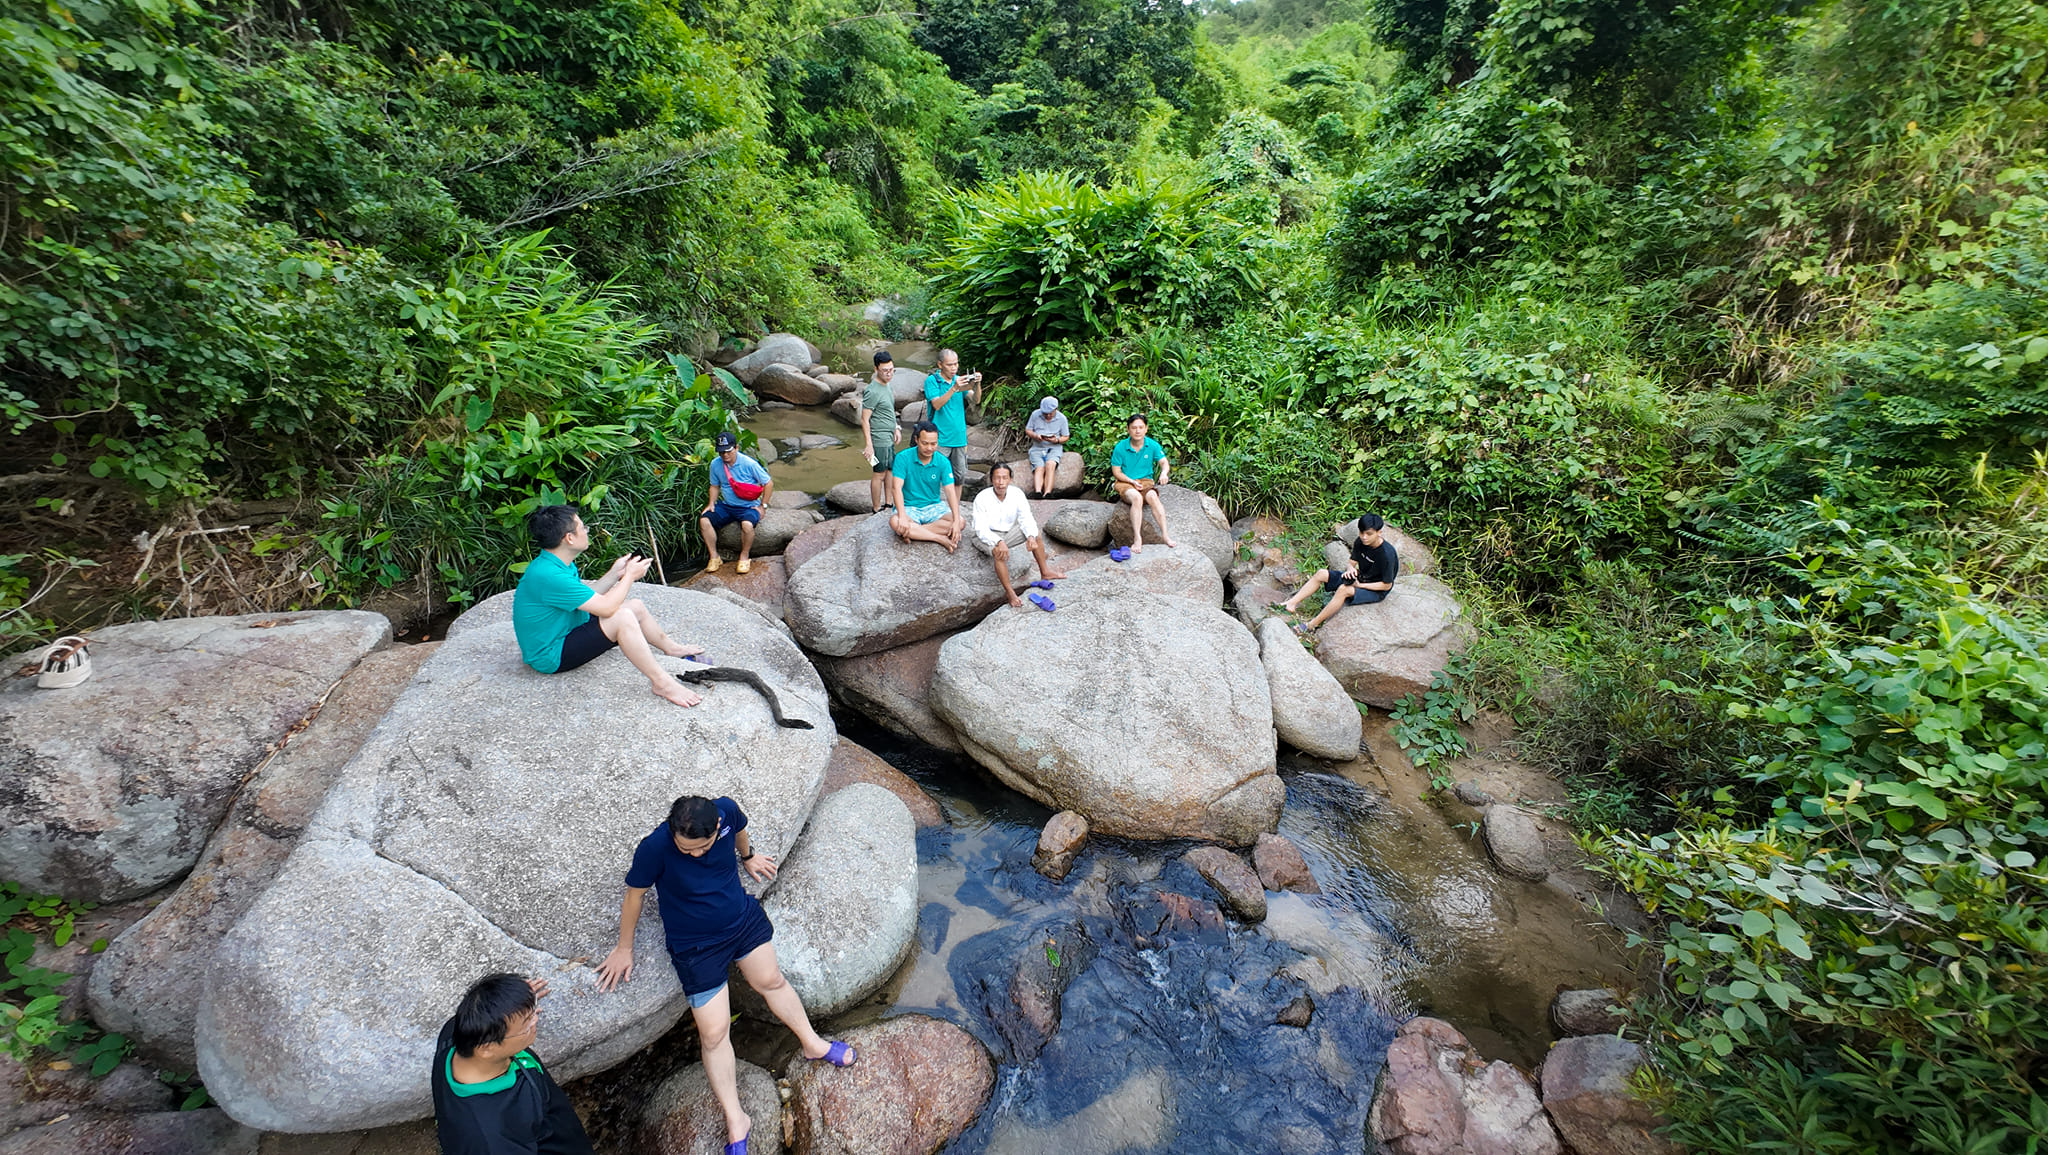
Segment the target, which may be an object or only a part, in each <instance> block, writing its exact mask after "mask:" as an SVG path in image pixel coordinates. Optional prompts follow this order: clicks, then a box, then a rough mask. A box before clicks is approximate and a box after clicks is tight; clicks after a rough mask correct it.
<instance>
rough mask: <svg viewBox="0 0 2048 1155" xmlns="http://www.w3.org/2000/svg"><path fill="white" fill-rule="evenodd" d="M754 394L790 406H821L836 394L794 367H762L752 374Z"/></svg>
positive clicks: (822, 383) (814, 378)
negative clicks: (771, 398)
mask: <svg viewBox="0 0 2048 1155" xmlns="http://www.w3.org/2000/svg"><path fill="white" fill-rule="evenodd" d="M752 385H753V389H754V392H756V393H759V394H761V395H762V396H763V397H773V398H775V399H776V400H778V401H787V402H789V403H790V404H791V405H823V404H825V403H826V402H828V401H830V400H832V398H833V397H834V396H836V394H834V393H833V392H832V388H831V386H829V385H827V384H825V383H824V382H823V381H820V380H818V379H817V378H816V377H813V376H811V375H810V374H808V373H805V372H804V371H803V370H801V369H799V368H797V367H796V366H794V365H783V364H780V363H777V364H772V365H763V366H762V367H761V369H760V371H759V372H757V373H755V374H754V380H753V382H752Z"/></svg>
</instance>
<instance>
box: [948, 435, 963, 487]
mask: <svg viewBox="0 0 2048 1155" xmlns="http://www.w3.org/2000/svg"><path fill="white" fill-rule="evenodd" d="M946 458H947V460H949V461H951V462H952V463H953V484H955V485H957V486H959V487H960V488H962V489H965V488H967V447H966V446H965V445H953V446H949V447H947V449H946Z"/></svg>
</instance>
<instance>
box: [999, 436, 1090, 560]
mask: <svg viewBox="0 0 2048 1155" xmlns="http://www.w3.org/2000/svg"><path fill="white" fill-rule="evenodd" d="M1010 474H1011V476H1013V477H1015V478H1016V479H1017V483H1018V484H1019V485H1022V486H1024V487H1025V492H1027V493H1028V492H1030V491H1031V489H1030V486H1031V458H1030V457H1029V456H1028V455H1027V456H1024V457H1019V458H1017V459H1016V460H1014V461H1012V462H1010ZM1087 488H1088V462H1087V459H1086V458H1083V457H1082V456H1081V455H1080V453H1078V452H1076V451H1075V450H1072V449H1069V450H1067V451H1066V452H1064V453H1062V454H1060V459H1059V461H1058V463H1056V464H1055V465H1054V466H1053V467H1052V492H1051V493H1049V494H1048V495H1047V496H1049V497H1079V496H1081V491H1082V490H1084V489H1087ZM1076 544H1079V543H1076Z"/></svg>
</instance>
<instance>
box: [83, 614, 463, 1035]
mask: <svg viewBox="0 0 2048 1155" xmlns="http://www.w3.org/2000/svg"><path fill="white" fill-rule="evenodd" d="M438 646H439V643H431V644H428V645H423V646H392V647H390V648H388V649H384V650H379V651H377V652H376V653H373V654H370V655H369V656H368V657H365V658H364V659H363V660H362V662H361V663H360V664H358V665H357V666H356V668H355V669H353V670H351V671H349V673H348V675H347V676H346V677H344V678H342V680H341V683H340V684H339V685H337V686H336V687H335V688H334V691H333V692H332V693H331V694H329V695H328V696H327V700H326V702H325V703H323V704H322V705H321V706H320V708H319V712H318V714H317V715H315V717H314V719H313V722H312V724H311V725H310V726H308V727H306V729H305V730H304V731H302V732H300V733H299V734H296V735H294V736H293V737H292V740H291V742H290V743H289V744H288V745H286V746H285V748H284V749H282V750H280V751H278V753H277V755H276V756H275V757H274V758H272V759H271V760H270V761H269V762H268V763H267V764H265V765H264V767H263V769H262V770H261V771H260V772H258V774H257V775H256V777H254V778H252V779H251V780H250V781H249V783H248V784H247V785H245V786H244V787H243V788H242V790H241V793H240V794H239V795H237V797H236V799H235V803H234V806H233V808H232V809H231V810H230V811H229V814H228V820H227V821H226V822H223V823H222V824H221V827H220V829H219V830H217V831H215V832H214V836H213V840H212V841H211V842H210V843H208V844H207V847H206V853H205V854H204V855H203V856H201V858H200V860H199V865H197V866H195V867H194V868H193V869H192V873H191V874H189V875H187V876H186V877H185V881H184V882H182V883H180V884H179V886H178V889H177V891H176V892H175V893H174V894H172V895H171V897H170V898H168V899H166V900H164V901H163V902H161V903H159V904H158V905H157V906H156V907H155V908H154V909H152V910H151V911H150V912H149V914H147V915H145V916H144V917H143V919H142V921H140V922H138V923H136V924H135V925H133V926H131V927H129V928H128V929H127V930H125V931H123V932H121V935H120V937H118V938H116V939H115V940H114V941H113V943H112V945H110V946H108V947H107V949H106V950H105V951H104V952H102V953H101V955H100V957H99V961H98V962H96V963H95V964H94V965H93V968H92V976H91V978H90V980H89V981H88V983H87V986H86V998H87V1000H88V1004H89V1005H90V1006H91V1008H92V1017H93V1021H94V1022H96V1023H98V1024H99V1025H100V1026H101V1027H103V1028H104V1029H106V1030H109V1031H118V1032H120V1033H121V1034H124V1035H126V1036H128V1038H129V1039H130V1040H131V1041H132V1042H133V1043H134V1044H135V1046H136V1049H137V1050H138V1051H139V1052H141V1053H142V1054H143V1055H145V1056H148V1057H151V1058H154V1059H156V1060H157V1061H159V1062H162V1063H165V1064H168V1065H169V1066H171V1067H173V1068H175V1069H177V1070H180V1071H189V1070H191V1069H192V1068H193V1066H194V1064H195V1062H196V1057H195V1056H194V1054H193V1051H192V1022H193V1019H194V1018H196V1017H197V1016H198V1014H199V996H200V992H201V990H202V989H203V987H204V985H205V980H206V963H207V960H208V958H209V957H210V956H211V954H212V952H213V947H214V944H216V943H217V942H219V941H220V938H221V936H222V935H225V934H226V933H227V932H228V930H229V929H230V928H232V927H233V926H234V925H235V922H236V920H238V919H240V918H241V917H242V915H243V914H244V913H245V912H246V911H247V910H248V909H249V908H250V907H251V906H254V905H255V904H256V900H257V899H258V898H260V897H262V895H263V890H264V888H265V887H267V886H269V885H270V880H271V879H272V878H274V877H276V875H277V872H278V870H279V869H281V868H282V867H283V866H284V861H285V859H286V858H287V857H288V856H289V855H290V854H291V852H292V847H294V846H296V845H298V840H299V832H300V831H301V830H303V829H305V826H306V823H307V822H308V821H309V820H311V818H312V817H313V812H314V811H315V810H317V809H318V808H319V806H320V803H321V801H322V800H324V799H325V798H326V797H327V789H328V787H329V786H331V785H332V784H333V782H334V780H335V778H336V777H337V776H338V775H339V774H340V773H341V769H342V767H343V766H344V765H346V764H347V763H348V760H349V759H350V758H353V757H354V756H355V753H356V751H357V750H358V749H359V748H360V747H361V746H362V744H363V740H364V739H366V738H368V737H369V735H370V731H371V730H372V729H374V728H375V727H376V725H377V723H378V722H379V721H381V720H382V719H383V717H384V715H385V713H386V712H387V711H388V710H390V708H391V704H392V702H394V701H396V700H397V698H398V695H399V693H400V692H401V691H403V690H404V689H405V687H406V684H407V683H408V682H410V681H411V680H412V676H413V673H414V672H415V671H417V670H418V669H419V667H420V664H421V663H422V662H424V661H425V660H426V659H427V657H428V656H429V655H431V654H433V652H434V651H435V650H436V649H437V648H438Z"/></svg>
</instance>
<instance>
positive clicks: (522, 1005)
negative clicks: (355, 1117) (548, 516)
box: [455, 506, 562, 1059]
mask: <svg viewBox="0 0 2048 1155" xmlns="http://www.w3.org/2000/svg"><path fill="white" fill-rule="evenodd" d="M555 508H557V509H560V508H562V507H561V506H556V507H555ZM532 1009H533V988H532V987H531V986H528V985H527V982H526V980H525V979H523V978H520V977H519V976H518V975H515V974H506V973H503V972H500V973H498V974H494V975H485V976H484V977H482V978H480V979H478V980H476V983H475V984H474V985H473V986H471V987H470V988H469V990H468V991H467V992H466V993H464V994H463V996H462V1001H461V1002H460V1003H457V1004H456V1006H455V1050H456V1053H458V1054H460V1055H461V1056H462V1057H463V1058H465V1059H467V1058H469V1057H470V1056H471V1055H474V1054H476V1049H477V1048H478V1047H488V1046H490V1045H491V1044H492V1043H502V1042H504V1041H505V1020H507V1019H509V1018H511V1017H512V1016H513V1015H516V1014H519V1013H521V1012H523V1011H530V1010H532Z"/></svg>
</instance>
